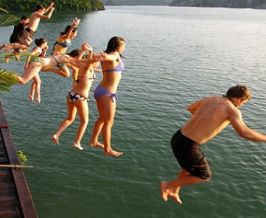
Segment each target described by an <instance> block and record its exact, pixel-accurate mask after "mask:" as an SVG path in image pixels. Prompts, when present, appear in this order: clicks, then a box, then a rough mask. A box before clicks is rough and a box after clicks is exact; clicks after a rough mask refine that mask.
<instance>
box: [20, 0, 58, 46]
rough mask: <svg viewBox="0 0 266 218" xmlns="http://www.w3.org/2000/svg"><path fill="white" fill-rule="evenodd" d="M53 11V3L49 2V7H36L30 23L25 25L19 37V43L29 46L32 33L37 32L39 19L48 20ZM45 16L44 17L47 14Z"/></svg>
mask: <svg viewBox="0 0 266 218" xmlns="http://www.w3.org/2000/svg"><path fill="white" fill-rule="evenodd" d="M54 10H55V7H54V2H51V3H50V5H49V6H48V7H47V8H45V7H44V6H42V5H37V6H36V10H35V11H34V12H33V13H32V14H31V16H30V21H29V23H28V25H27V28H26V29H25V31H24V32H23V35H22V36H21V37H20V39H19V42H20V43H21V44H23V45H27V46H30V44H31V42H32V38H33V35H34V33H35V32H36V31H37V28H38V26H39V23H40V20H41V19H50V18H51V17H52V14H53V12H54ZM47 12H48V14H47V15H44V14H45V13H47Z"/></svg>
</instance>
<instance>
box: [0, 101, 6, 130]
mask: <svg viewBox="0 0 266 218" xmlns="http://www.w3.org/2000/svg"><path fill="white" fill-rule="evenodd" d="M7 127H8V122H7V120H6V117H5V114H4V110H3V107H2V103H1V101H0V128H7Z"/></svg>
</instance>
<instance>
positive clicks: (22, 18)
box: [20, 15, 29, 20]
mask: <svg viewBox="0 0 266 218" xmlns="http://www.w3.org/2000/svg"><path fill="white" fill-rule="evenodd" d="M27 19H29V17H28V16H25V15H23V16H21V18H20V20H27Z"/></svg>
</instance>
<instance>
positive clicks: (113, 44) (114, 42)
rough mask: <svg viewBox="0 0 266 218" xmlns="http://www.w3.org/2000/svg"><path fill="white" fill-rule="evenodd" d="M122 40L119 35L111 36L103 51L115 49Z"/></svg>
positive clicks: (108, 51)
mask: <svg viewBox="0 0 266 218" xmlns="http://www.w3.org/2000/svg"><path fill="white" fill-rule="evenodd" d="M124 42H125V40H124V39H123V38H122V37H119V36H114V37H112V38H111V39H110V40H109V42H108V44H107V48H106V50H105V52H106V53H111V52H114V51H117V50H118V48H119V46H120V45H121V43H124ZM120 56H121V54H120Z"/></svg>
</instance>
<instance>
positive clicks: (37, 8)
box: [35, 5, 44, 11]
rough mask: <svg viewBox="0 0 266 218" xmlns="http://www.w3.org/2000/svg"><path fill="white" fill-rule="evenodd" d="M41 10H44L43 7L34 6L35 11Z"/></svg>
mask: <svg viewBox="0 0 266 218" xmlns="http://www.w3.org/2000/svg"><path fill="white" fill-rule="evenodd" d="M42 9H44V6H43V5H36V9H35V11H39V10H42Z"/></svg>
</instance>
